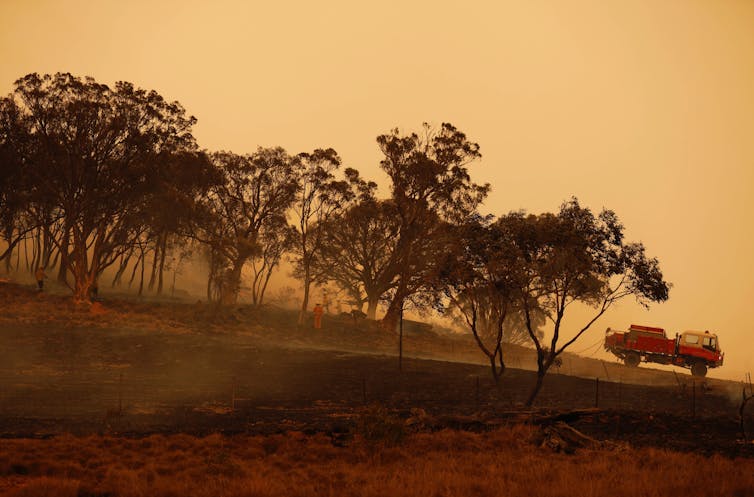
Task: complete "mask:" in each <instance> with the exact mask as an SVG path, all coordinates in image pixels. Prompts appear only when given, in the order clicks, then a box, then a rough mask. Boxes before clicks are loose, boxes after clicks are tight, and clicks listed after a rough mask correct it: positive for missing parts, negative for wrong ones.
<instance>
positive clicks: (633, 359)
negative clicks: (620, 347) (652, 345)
mask: <svg viewBox="0 0 754 497" xmlns="http://www.w3.org/2000/svg"><path fill="white" fill-rule="evenodd" d="M640 362H641V357H639V354H637V353H636V352H629V353H628V354H626V357H624V358H623V363H624V364H625V365H626V366H628V367H629V368H635V367H636V366H638V365H639V363H640Z"/></svg>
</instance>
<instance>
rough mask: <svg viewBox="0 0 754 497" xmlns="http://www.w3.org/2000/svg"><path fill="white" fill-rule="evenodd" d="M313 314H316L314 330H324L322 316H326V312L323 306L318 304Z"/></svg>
mask: <svg viewBox="0 0 754 497" xmlns="http://www.w3.org/2000/svg"><path fill="white" fill-rule="evenodd" d="M312 312H313V313H314V329H315V330H318V329H320V328H322V314H324V312H325V310H324V309H323V308H322V306H321V305H319V304H316V305H315V306H314V309H313V310H312Z"/></svg>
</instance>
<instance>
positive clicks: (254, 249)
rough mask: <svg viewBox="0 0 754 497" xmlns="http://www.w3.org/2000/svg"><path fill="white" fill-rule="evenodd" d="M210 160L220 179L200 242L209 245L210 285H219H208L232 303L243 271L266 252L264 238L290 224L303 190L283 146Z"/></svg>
mask: <svg viewBox="0 0 754 497" xmlns="http://www.w3.org/2000/svg"><path fill="white" fill-rule="evenodd" d="M211 159H212V162H213V163H214V165H215V167H216V168H217V170H218V171H219V174H220V175H221V178H222V179H221V180H220V181H219V182H218V183H217V184H215V185H214V186H213V187H212V188H210V191H209V193H208V195H207V199H206V209H207V212H208V216H207V218H206V219H205V221H204V223H203V229H202V231H201V233H199V234H198V235H197V238H198V239H200V241H203V242H205V243H207V244H208V245H209V246H210V254H211V259H212V264H211V266H212V270H211V271H210V280H213V279H214V280H215V281H214V283H213V282H212V281H210V282H209V283H208V286H209V287H210V288H211V287H212V286H213V285H214V286H215V287H218V288H219V294H220V295H219V297H220V299H221V300H222V301H223V302H225V303H233V302H236V301H237V299H238V294H239V291H240V289H241V276H242V271H243V268H244V266H245V265H246V264H247V263H248V262H249V261H250V260H251V259H253V258H256V257H259V256H260V255H262V253H263V244H262V239H261V235H262V234H263V233H264V232H265V231H267V233H268V235H269V230H271V229H273V227H281V229H282V227H284V226H285V224H286V222H285V221H286V219H287V217H286V215H287V212H288V210H289V209H290V207H291V205H292V203H293V202H294V200H295V199H296V194H297V192H298V191H299V190H300V184H299V168H298V161H297V160H296V158H294V157H291V156H290V155H288V154H287V153H286V152H285V150H283V149H282V148H280V147H276V148H261V147H260V148H259V149H257V151H256V152H254V153H252V154H247V155H238V154H234V153H231V152H217V153H213V154H212V155H211ZM268 239H269V237H268ZM208 293H210V294H211V293H212V292H208Z"/></svg>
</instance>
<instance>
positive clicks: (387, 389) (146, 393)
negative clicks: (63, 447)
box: [0, 284, 754, 457]
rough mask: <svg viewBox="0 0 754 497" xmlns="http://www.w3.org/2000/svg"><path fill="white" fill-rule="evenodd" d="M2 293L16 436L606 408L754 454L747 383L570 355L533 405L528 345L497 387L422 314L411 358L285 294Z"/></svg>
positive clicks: (480, 418) (6, 428)
mask: <svg viewBox="0 0 754 497" xmlns="http://www.w3.org/2000/svg"><path fill="white" fill-rule="evenodd" d="M2 297H6V299H7V300H6V302H11V303H12V304H13V305H12V309H11V311H9V312H4V313H2V316H0V435H1V436H3V437H19V436H31V437H46V436H52V435H54V434H58V433H63V432H70V433H75V434H85V433H111V434H122V435H128V436H141V435H145V434H149V433H175V432H184V433H191V434H207V433H213V432H223V433H252V434H253V433H275V432H279V431H286V430H297V431H305V432H307V431H311V432H320V431H325V432H336V433H337V432H344V431H346V432H347V431H348V430H349V429H351V428H352V427H353V424H354V423H355V422H356V420H357V419H358V418H359V416H360V415H361V414H360V413H362V412H363V411H364V409H368V408H369V407H368V406H374V405H380V406H383V407H384V408H386V409H388V410H389V411H390V412H391V413H393V415H394V416H397V417H402V418H405V419H411V420H414V421H415V420H416V419H422V420H424V421H422V422H420V423H415V424H414V426H415V427H416V426H419V427H422V426H423V427H424V429H427V430H434V429H440V428H443V427H455V428H462V429H471V430H484V429H488V428H489V427H499V426H500V424H505V423H513V422H521V421H529V422H542V420H543V419H547V416H548V415H549V414H552V413H556V412H565V411H572V410H579V409H582V410H583V409H593V408H595V407H596V408H597V410H593V411H586V412H585V413H584V412H582V413H581V415H578V416H574V417H573V418H572V419H571V420H570V423H571V425H572V426H574V427H575V428H577V429H579V430H581V431H582V432H584V433H586V434H588V435H591V436H594V437H596V438H599V439H611V440H620V441H627V442H629V443H631V444H634V445H650V446H658V447H664V448H674V449H680V450H688V451H696V452H702V453H723V454H726V455H731V456H735V455H740V456H747V457H752V456H754V444H752V443H751V439H752V438H754V407H752V406H751V405H750V406H749V407H748V409H747V412H746V413H745V417H744V420H745V428H748V431H749V433H748V439H749V442H748V443H747V442H746V441H745V439H743V437H742V433H741V429H740V419H739V405H740V398H741V386H740V385H738V384H736V383H733V382H726V381H721V380H706V381H696V382H693V381H692V379H691V377H690V376H688V375H678V376H675V375H674V374H673V373H668V372H663V371H654V370H650V369H645V368H641V369H639V370H629V369H627V368H625V367H623V366H621V365H618V364H614V363H602V362H599V361H590V360H585V359H579V358H578V357H575V356H569V357H566V359H565V361H564V366H563V367H562V368H561V371H560V372H561V373H565V372H569V373H571V372H575V374H579V375H580V376H581V377H579V376H571V375H566V374H559V373H558V372H557V370H554V371H552V372H551V374H549V375H548V376H547V378H546V380H545V384H544V388H543V390H542V392H541V393H540V395H539V397H538V399H537V401H536V403H535V407H536V410H530V409H525V408H524V407H523V402H524V400H525V399H526V397H527V395H528V393H529V391H530V389H531V387H532V385H533V383H534V379H535V378H534V373H533V372H532V371H529V370H527V369H524V368H526V367H530V366H531V361H532V356H531V352H530V351H527V350H525V349H522V348H515V349H512V350H511V351H510V352H509V354H508V356H507V360H508V363H509V364H510V365H511V366H512V367H510V368H509V369H508V370H507V371H506V373H505V375H504V376H503V379H502V381H501V383H500V385H497V386H496V385H494V383H493V382H492V380H491V377H490V374H489V370H488V368H487V367H485V366H484V365H483V364H479V363H480V362H481V360H482V359H483V356H482V355H481V353H480V352H479V351H477V350H476V349H475V345H474V343H473V342H472V341H471V340H470V338H469V337H466V336H464V337H452V336H446V335H443V334H437V333H434V332H433V331H431V330H428V329H426V328H424V327H421V326H419V325H415V324H411V325H408V326H407V327H406V329H405V340H404V353H405V355H406V356H407V357H405V358H404V360H403V363H402V370H400V369H399V361H398V358H397V357H396V356H395V353H396V352H397V349H398V341H397V335H396V334H393V333H388V332H385V331H384V330H381V329H380V328H379V327H377V326H374V325H373V324H371V323H368V322H364V321H353V320H352V319H351V318H349V317H336V316H327V317H326V319H325V320H324V326H323V329H321V330H314V329H311V328H310V327H309V326H304V327H298V326H296V324H295V321H296V313H295V312H290V311H283V310H279V309H274V308H266V309H261V310H260V309H254V308H251V307H244V306H237V307H232V308H224V309H219V310H218V309H216V308H214V307H210V306H207V305H202V304H186V303H184V304H180V303H164V302H163V303H141V302H133V301H125V300H109V299H106V300H105V301H103V302H101V303H98V304H96V305H95V306H94V307H93V308H92V307H88V306H85V307H82V306H74V305H73V304H71V303H70V302H69V300H68V299H67V298H66V297H64V296H55V295H38V294H35V293H34V292H31V291H29V290H27V289H24V288H22V287H18V286H16V285H8V284H0V298H2ZM426 357H434V358H436V359H433V360H430V359H426ZM438 359H439V360H438ZM463 361H474V362H477V364H470V363H467V362H463ZM597 378H599V381H597ZM750 404H754V402H751V403H750ZM428 420H429V421H428Z"/></svg>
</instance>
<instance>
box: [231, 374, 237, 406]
mask: <svg viewBox="0 0 754 497" xmlns="http://www.w3.org/2000/svg"><path fill="white" fill-rule="evenodd" d="M230 409H231V410H233V411H235V410H236V377H235V376H234V377H233V383H232V385H231V387H230Z"/></svg>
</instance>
